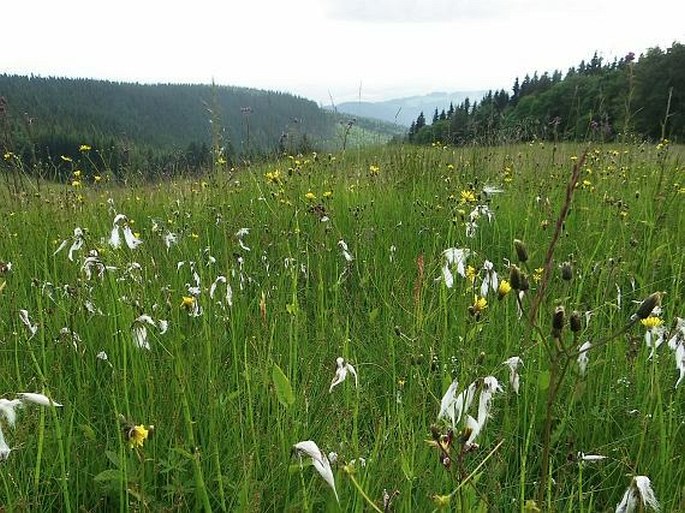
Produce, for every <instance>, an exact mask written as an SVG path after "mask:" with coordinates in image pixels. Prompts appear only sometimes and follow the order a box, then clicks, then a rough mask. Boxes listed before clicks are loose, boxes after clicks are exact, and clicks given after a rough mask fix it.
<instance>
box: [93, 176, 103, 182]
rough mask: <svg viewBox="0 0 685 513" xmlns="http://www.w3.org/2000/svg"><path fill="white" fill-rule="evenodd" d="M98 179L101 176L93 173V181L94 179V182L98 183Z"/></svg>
mask: <svg viewBox="0 0 685 513" xmlns="http://www.w3.org/2000/svg"><path fill="white" fill-rule="evenodd" d="M100 180H102V177H101V176H100V175H95V176H94V177H93V181H94V182H95V183H100Z"/></svg>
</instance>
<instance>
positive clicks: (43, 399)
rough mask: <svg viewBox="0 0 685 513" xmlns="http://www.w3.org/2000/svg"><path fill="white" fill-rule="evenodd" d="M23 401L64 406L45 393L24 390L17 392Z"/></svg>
mask: <svg viewBox="0 0 685 513" xmlns="http://www.w3.org/2000/svg"><path fill="white" fill-rule="evenodd" d="M17 397H18V398H19V399H21V401H22V402H23V403H33V404H37V405H39V406H62V405H61V404H60V403H58V402H55V401H53V400H52V399H50V398H49V397H48V396H46V395H43V394H35V393H32V392H22V393H19V394H17Z"/></svg>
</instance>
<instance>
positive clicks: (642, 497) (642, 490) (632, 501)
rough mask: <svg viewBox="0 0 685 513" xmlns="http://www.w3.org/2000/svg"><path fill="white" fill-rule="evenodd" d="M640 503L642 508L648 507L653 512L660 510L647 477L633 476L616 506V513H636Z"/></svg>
mask: <svg viewBox="0 0 685 513" xmlns="http://www.w3.org/2000/svg"><path fill="white" fill-rule="evenodd" d="M640 502H642V506H643V507H648V506H649V507H650V508H651V509H652V510H654V511H659V510H660V509H661V506H659V501H658V500H657V499H656V495H655V494H654V490H653V489H652V483H651V481H650V480H649V478H648V477H647V476H635V477H634V478H633V480H632V481H631V483H630V486H629V487H628V489H627V490H626V492H625V493H624V494H623V498H622V499H621V502H619V503H618V504H617V505H616V513H632V512H633V511H637V507H638V504H639V503H640Z"/></svg>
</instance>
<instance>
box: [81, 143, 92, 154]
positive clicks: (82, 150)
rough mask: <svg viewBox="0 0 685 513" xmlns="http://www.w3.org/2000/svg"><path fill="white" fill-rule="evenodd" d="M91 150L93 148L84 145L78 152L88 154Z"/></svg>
mask: <svg viewBox="0 0 685 513" xmlns="http://www.w3.org/2000/svg"><path fill="white" fill-rule="evenodd" d="M90 150H91V147H90V146H88V145H87V144H82V145H81V146H79V147H78V151H81V152H86V151H90Z"/></svg>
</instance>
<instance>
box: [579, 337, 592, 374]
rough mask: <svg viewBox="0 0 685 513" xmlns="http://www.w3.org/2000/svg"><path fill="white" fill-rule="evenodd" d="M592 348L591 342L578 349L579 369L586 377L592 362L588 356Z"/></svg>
mask: <svg viewBox="0 0 685 513" xmlns="http://www.w3.org/2000/svg"><path fill="white" fill-rule="evenodd" d="M591 348H592V343H591V342H590V341H589V340H588V341H587V342H585V343H584V344H583V345H582V346H580V347H579V348H578V351H579V354H578V368H579V369H580V375H581V376H585V372H586V371H587V364H588V362H589V361H590V358H589V356H588V355H589V352H590V349H591Z"/></svg>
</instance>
